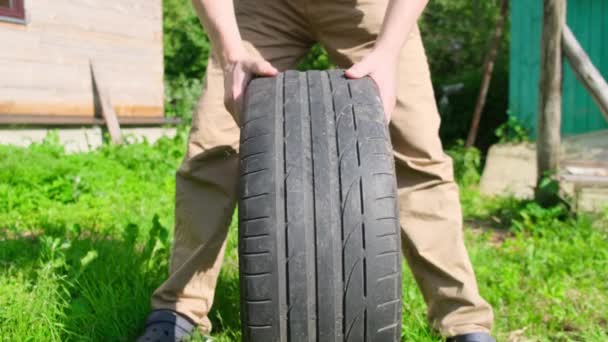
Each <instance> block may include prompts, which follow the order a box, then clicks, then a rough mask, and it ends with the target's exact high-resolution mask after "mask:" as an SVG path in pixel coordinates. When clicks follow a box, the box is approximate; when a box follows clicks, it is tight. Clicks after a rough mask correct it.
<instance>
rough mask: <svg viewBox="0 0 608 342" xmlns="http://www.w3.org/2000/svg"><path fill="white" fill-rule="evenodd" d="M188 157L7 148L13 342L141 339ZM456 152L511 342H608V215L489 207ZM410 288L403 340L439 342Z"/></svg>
mask: <svg viewBox="0 0 608 342" xmlns="http://www.w3.org/2000/svg"><path fill="white" fill-rule="evenodd" d="M184 149H185V134H184V133H183V132H181V133H180V134H178V137H177V138H175V139H163V140H161V141H160V142H158V143H156V144H155V145H149V144H146V143H143V144H134V145H127V146H122V147H109V146H106V147H103V148H101V149H100V150H97V151H95V152H91V153H81V154H71V155H66V154H65V153H64V152H63V150H62V148H61V147H60V146H59V145H58V144H57V142H56V139H54V138H53V137H52V136H51V137H50V138H49V139H47V141H46V142H45V143H43V144H38V145H33V146H32V147H30V148H27V149H23V148H17V147H7V146H0V340H1V341H70V340H72V341H127V340H132V339H133V338H134V337H136V336H137V334H138V333H139V332H140V331H141V330H140V329H141V325H142V323H143V321H144V319H145V316H146V314H147V311H148V309H149V299H150V294H151V293H152V291H153V290H154V289H155V288H156V287H157V286H158V285H159V284H160V283H161V282H162V281H163V279H164V278H165V276H166V273H167V262H168V257H169V251H170V245H171V244H170V241H171V229H170V228H171V227H172V225H173V216H172V215H173V210H172V209H173V195H174V193H173V192H174V172H175V168H176V167H177V165H178V164H179V162H180V159H181V158H182V153H183V150H184ZM453 153H455V154H458V155H456V156H455V157H456V158H455V160H456V161H457V164H458V165H457V169H458V174H459V175H460V176H461V179H462V177H464V178H465V179H468V180H469V181H466V182H465V183H467V186H465V187H463V190H462V199H463V206H464V213H465V222H466V231H465V233H466V234H465V235H466V242H467V246H468V247H469V252H470V255H471V258H472V261H473V264H474V265H475V269H476V272H477V275H478V278H479V286H480V289H481V292H482V294H483V296H484V297H485V298H487V299H488V300H489V301H490V302H491V303H492V304H493V305H494V307H495V310H496V327H495V334H496V335H497V337H498V339H499V341H606V340H608V322H607V319H606V317H608V282H606V270H607V269H608V224H607V221H608V212H607V213H606V214H605V215H603V216H594V217H589V216H583V215H579V216H575V215H572V214H570V213H568V212H567V211H566V210H565V209H564V208H562V207H556V208H553V209H548V210H547V209H542V208H540V207H538V206H536V205H535V204H534V203H528V202H522V201H517V200H513V199H488V198H484V197H482V196H480V195H479V194H478V193H477V191H476V189H475V186H474V185H469V183H474V180H476V179H477V177H476V176H475V175H474V173H473V174H472V173H471V172H474V170H473V171H471V170H470V167H473V169H474V167H475V166H476V165H478V158H477V157H476V156H475V155H471V156H466V155H463V153H465V152H464V151H462V150H461V149H460V148H458V149H456V150H454V152H453ZM471 161H472V162H471ZM467 163H469V164H471V163H472V166H471V165H469V166H470V167H469V169H467ZM471 179H472V180H473V181H470V180H471ZM236 245H237V241H236V226H235V224H234V223H233V224H232V226H231V228H230V235H229V243H228V249H227V253H226V261H225V264H224V267H223V269H222V273H221V276H220V279H219V284H218V289H217V295H216V300H215V306H214V309H213V311H212V313H211V314H210V317H211V319H212V321H213V323H214V327H215V329H214V335H215V336H216V337H217V338H218V340H219V341H238V340H240V331H239V304H238V300H239V295H238V269H237V267H238V266H237V265H238V262H237V253H236ZM403 284H404V286H403V296H404V300H403V308H404V318H403V334H404V338H403V340H404V341H439V340H440V338H439V337H437V336H436V335H435V334H434V333H433V332H431V331H430V330H429V328H428V325H427V323H426V320H425V307H424V303H423V301H422V297H421V295H420V293H419V291H418V289H417V288H416V286H415V283H414V281H413V279H412V277H411V275H410V273H409V271H407V270H406V271H405V272H404V279H403Z"/></svg>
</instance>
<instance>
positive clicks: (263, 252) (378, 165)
mask: <svg viewBox="0 0 608 342" xmlns="http://www.w3.org/2000/svg"><path fill="white" fill-rule="evenodd" d="M245 102H246V104H245V108H246V110H245V113H244V114H245V115H244V120H245V124H244V125H243V126H242V128H246V129H241V140H240V143H241V149H240V150H241V151H242V153H241V157H240V158H239V161H240V172H239V176H240V177H241V182H240V184H239V189H240V190H239V191H240V192H239V205H240V206H241V209H242V210H239V223H240V225H241V226H240V228H239V264H240V266H241V268H240V274H241V277H240V278H241V281H240V282H241V298H242V299H241V320H242V329H243V333H242V337H243V341H244V342H268V341H285V342H299V341H311V342H312V341H316V342H320V341H328V342H342V341H344V342H362V341H377V340H387V341H388V340H391V341H393V340H398V339H399V338H400V328H401V325H400V324H401V320H400V315H401V310H402V305H400V301H401V277H400V275H401V256H400V248H401V245H400V244H399V243H398V242H399V241H398V235H399V219H398V217H399V214H398V205H397V194H398V192H397V188H396V178H395V176H394V172H395V168H394V162H393V153H392V151H391V144H390V137H389V134H388V130H387V125H386V124H385V123H384V115H383V113H382V110H381V109H382V108H381V103H380V101H379V98H378V94H377V89H376V88H375V86H374V84H373V82H372V81H371V79H369V78H363V79H359V80H349V79H346V78H345V77H344V74H343V71H340V70H328V71H310V72H306V73H303V72H297V71H287V72H284V73H280V74H279V76H278V77H276V78H270V77H267V78H264V77H260V78H254V79H253V80H252V81H251V83H250V85H249V89H248V90H247V92H246V98H245ZM264 118H266V119H264ZM271 123H272V124H271ZM245 126H246V127H245ZM256 138H257V139H256ZM311 223H312V227H311V226H310V224H311Z"/></svg>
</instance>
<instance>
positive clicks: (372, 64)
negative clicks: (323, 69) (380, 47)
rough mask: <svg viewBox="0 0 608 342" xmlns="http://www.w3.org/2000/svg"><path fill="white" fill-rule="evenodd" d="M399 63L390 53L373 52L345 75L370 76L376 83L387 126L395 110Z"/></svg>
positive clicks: (351, 76)
mask: <svg viewBox="0 0 608 342" xmlns="http://www.w3.org/2000/svg"><path fill="white" fill-rule="evenodd" d="M398 61H399V60H398V58H397V57H395V56H392V55H390V54H388V53H382V52H377V51H373V52H371V53H370V54H369V55H367V56H365V58H363V60H361V61H360V62H359V63H356V64H355V65H353V66H352V67H351V68H350V69H348V70H346V71H345V73H344V74H345V75H346V77H348V78H354V79H356V78H362V77H365V76H369V77H370V78H371V79H372V80H374V82H376V86H378V91H379V92H380V99H381V100H382V105H383V107H384V115H385V118H386V123H387V124H388V123H389V122H390V121H391V114H392V113H393V110H394V109H395V103H396V94H397V66H398Z"/></svg>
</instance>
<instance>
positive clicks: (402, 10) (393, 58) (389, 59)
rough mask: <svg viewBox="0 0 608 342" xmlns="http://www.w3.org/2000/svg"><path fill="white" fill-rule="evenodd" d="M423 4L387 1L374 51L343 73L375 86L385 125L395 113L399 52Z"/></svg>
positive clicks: (411, 0)
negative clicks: (365, 79) (368, 77)
mask: <svg viewBox="0 0 608 342" xmlns="http://www.w3.org/2000/svg"><path fill="white" fill-rule="evenodd" d="M427 3H428V0H390V2H389V5H388V8H387V9H386V14H385V17H384V22H383V23H382V29H381V30H380V35H379V36H378V39H377V40H376V44H375V45H374V49H373V50H372V52H371V53H370V54H369V55H367V56H366V57H365V58H363V60H362V61H361V62H359V63H356V64H355V65H353V66H352V67H351V68H350V69H348V70H347V71H346V77H349V78H361V77H364V76H370V77H371V78H372V79H373V80H374V81H375V82H376V85H378V89H379V91H380V97H381V98H382V103H383V105H384V112H385V115H386V119H387V122H388V121H390V116H391V113H392V112H393V110H394V109H395V101H396V89H397V67H398V64H399V55H400V53H401V48H402V47H403V45H404V44H405V41H406V40H407V38H408V37H409V35H410V34H411V32H412V29H413V28H414V27H415V25H416V21H417V20H418V17H420V15H421V14H422V11H423V10H424V8H425V7H426V5H427Z"/></svg>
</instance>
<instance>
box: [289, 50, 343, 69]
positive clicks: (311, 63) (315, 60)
mask: <svg viewBox="0 0 608 342" xmlns="http://www.w3.org/2000/svg"><path fill="white" fill-rule="evenodd" d="M334 67H335V65H334V64H333V63H332V62H331V61H330V60H329V56H328V55H327V51H325V49H324V48H323V46H321V44H315V45H313V47H312V48H311V49H310V51H309V52H308V54H306V56H304V58H302V60H301V61H300V63H299V65H298V70H301V71H306V70H327V69H331V68H334Z"/></svg>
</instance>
